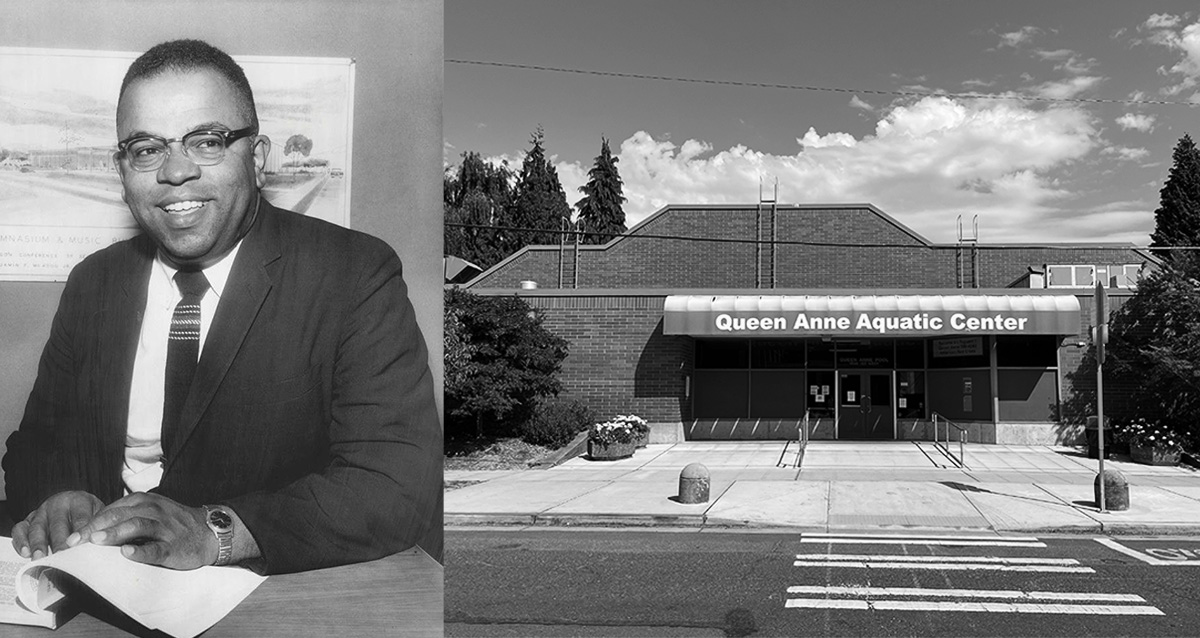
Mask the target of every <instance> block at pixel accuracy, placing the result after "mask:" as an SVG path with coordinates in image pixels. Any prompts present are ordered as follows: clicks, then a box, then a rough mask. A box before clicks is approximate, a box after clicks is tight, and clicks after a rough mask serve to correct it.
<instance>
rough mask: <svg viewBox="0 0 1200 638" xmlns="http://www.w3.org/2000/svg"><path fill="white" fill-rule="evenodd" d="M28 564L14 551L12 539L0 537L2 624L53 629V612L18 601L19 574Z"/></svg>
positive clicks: (0, 604)
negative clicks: (30, 606)
mask: <svg viewBox="0 0 1200 638" xmlns="http://www.w3.org/2000/svg"><path fill="white" fill-rule="evenodd" d="M28 563H29V559H28V558H25V557H24V556H21V555H20V554H18V553H17V550H15V549H13V546H12V539H9V538H4V537H0V623H10V624H12V623H15V624H21V625H36V626H38V627H50V628H53V627H54V626H55V624H56V622H55V617H54V613H53V612H48V611H45V610H42V609H41V608H38V607H35V608H32V609H30V608H26V607H25V606H24V605H23V604H21V602H20V601H19V600H17V587H16V583H17V573H18V572H19V571H20V570H21V568H22V567H24V566H25V565H27V564H28ZM59 598H61V596H60V597H59ZM49 604H51V603H50V601H47V605H49Z"/></svg>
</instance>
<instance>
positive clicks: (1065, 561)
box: [796, 554, 1079, 565]
mask: <svg viewBox="0 0 1200 638" xmlns="http://www.w3.org/2000/svg"><path fill="white" fill-rule="evenodd" d="M796 560H844V561H858V562H862V561H886V562H914V563H1004V564H1009V565H1078V564H1079V561H1077V560H1075V559H1074V558H1033V557H1028V556H910V555H906V554H898V555H897V554H893V555H882V554H796Z"/></svg>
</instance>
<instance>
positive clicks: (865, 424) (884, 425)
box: [837, 370, 895, 439]
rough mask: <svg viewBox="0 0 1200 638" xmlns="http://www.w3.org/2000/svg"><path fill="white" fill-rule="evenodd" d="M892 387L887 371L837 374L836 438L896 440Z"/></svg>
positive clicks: (842, 372)
mask: <svg viewBox="0 0 1200 638" xmlns="http://www.w3.org/2000/svg"><path fill="white" fill-rule="evenodd" d="M891 388H892V375H891V373H890V372H880V371H870V372H868V371H855V370H843V371H841V372H839V373H838V428H837V438H839V439H892V438H895V427H894V416H893V415H894V411H893V410H892V392H891Z"/></svg>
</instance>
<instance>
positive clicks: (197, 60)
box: [118, 40, 258, 127]
mask: <svg viewBox="0 0 1200 638" xmlns="http://www.w3.org/2000/svg"><path fill="white" fill-rule="evenodd" d="M198 69H212V70H213V71H216V72H217V73H219V74H220V75H221V77H223V78H225V80H226V81H227V82H229V84H230V85H232V86H233V88H234V91H235V92H236V93H237V94H238V98H239V99H238V101H239V102H240V103H239V104H238V105H237V108H238V111H240V112H241V113H242V115H244V116H245V117H246V118H247V119H249V120H250V124H249V125H250V126H254V127H258V112H257V111H256V110H255V108H254V91H252V90H250V82H249V81H248V80H247V79H246V72H245V71H243V70H242V67H240V66H238V63H237V62H234V61H233V58H231V57H229V54H228V53H225V52H224V51H222V50H220V49H218V48H217V47H214V46H213V45H211V44H209V43H207V42H203V41H201V40H172V41H170V42H163V43H162V44H156V45H155V46H153V47H151V49H150V50H149V51H146V52H145V53H143V54H141V55H140V56H138V59H136V60H134V61H133V64H131V65H129V70H128V71H126V72H125V79H124V80H122V81H121V92H120V94H118V100H119V99H120V98H121V97H123V96H124V95H125V89H127V88H129V85H130V84H132V83H133V82H134V80H140V79H142V78H152V77H154V76H156V75H158V74H160V73H164V72H166V71H174V72H176V73H180V72H185V71H195V70H198Z"/></svg>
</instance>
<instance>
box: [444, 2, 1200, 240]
mask: <svg viewBox="0 0 1200 638" xmlns="http://www.w3.org/2000/svg"><path fill="white" fill-rule="evenodd" d="M445 55H446V58H447V63H446V67H445V101H444V124H443V125H444V140H445V141H444V144H445V148H444V159H445V162H446V164H447V165H453V164H457V163H458V162H459V161H460V155H461V153H463V152H466V151H475V152H478V153H480V154H482V155H483V156H485V157H488V158H493V159H494V160H496V161H499V160H502V159H507V160H508V161H509V162H510V163H512V164H513V165H514V166H519V162H520V157H521V155H522V153H523V152H524V151H525V150H526V149H528V148H529V138H530V135H531V133H532V132H533V131H534V129H536V128H537V127H538V126H539V125H540V126H541V127H542V128H543V129H544V131H545V136H546V139H545V146H546V150H547V152H548V153H549V154H550V155H551V156H552V157H553V158H554V162H555V164H556V165H557V168H558V171H559V176H560V178H561V180H562V182H563V186H564V188H565V189H566V191H567V199H568V201H570V202H574V201H576V200H577V199H578V198H579V197H580V194H579V192H578V190H577V189H578V187H579V186H581V185H582V184H583V183H584V182H585V181H586V174H587V170H588V169H589V168H590V167H591V165H592V162H593V158H595V156H596V155H597V154H598V152H599V149H600V139H601V136H603V137H606V138H608V139H609V141H610V145H611V147H612V150H613V152H614V153H616V154H617V155H618V156H619V158H620V163H619V164H618V169H619V170H620V172H621V176H622V178H623V179H624V180H625V196H626V197H627V198H628V202H626V204H625V213H626V217H627V222H628V223H629V225H633V224H635V223H637V222H639V221H641V220H642V219H644V218H645V217H646V216H647V215H649V214H650V213H653V212H654V211H655V210H657V209H659V208H660V207H662V206H663V205H665V204H668V203H674V204H687V203H724V202H728V203H754V202H756V201H758V195H759V183H760V180H763V181H765V182H766V183H767V184H773V183H774V182H775V180H776V179H777V180H778V183H779V201H781V202H784V203H798V204H802V203H837V202H854V203H862V202H866V203H871V204H874V205H876V206H878V207H879V208H880V209H882V210H883V211H885V212H887V213H889V214H891V215H892V216H894V217H896V218H897V219H898V220H900V221H901V222H902V223H904V224H906V225H908V226H909V227H911V228H912V229H913V230H915V231H917V232H919V233H921V234H922V235H924V236H926V237H928V238H929V239H931V240H933V241H937V242H953V241H954V240H955V238H956V236H957V231H956V221H955V220H956V218H958V216H959V215H962V216H963V217H964V219H966V220H968V225H969V220H971V219H972V218H973V217H975V216H976V215H977V216H978V224H979V238H980V240H981V241H982V242H985V243H1004V242H1025V241H1039V242H1046V241H1087V242H1092V241H1097V242H1133V243H1135V244H1138V245H1145V244H1148V243H1149V234H1150V232H1151V231H1152V230H1153V211H1154V209H1155V208H1156V207H1157V205H1158V191H1159V189H1160V188H1161V187H1162V182H1163V180H1164V179H1165V178H1166V176H1167V170H1168V169H1169V167H1170V165H1171V150H1172V148H1173V147H1174V145H1175V143H1176V142H1177V140H1178V139H1179V138H1180V137H1181V136H1183V135H1184V134H1185V133H1190V134H1191V135H1192V137H1193V138H1196V137H1197V136H1200V10H1198V5H1197V4H1196V3H1195V2H1194V0H1193V1H1191V2H1178V1H1174V0H1172V1H1163V2H1159V1H1153V0H1147V1H1140V2H1116V1H1107V0H1106V1H1104V2H1096V1H1093V0H1060V1H1056V2H1043V1H1032V0H1005V1H1004V2H950V1H937V2H935V1H932V0H906V1H904V2H885V1H882V0H881V1H866V0H839V1H837V2H816V1H811V2H806V1H798V0H791V1H783V0H780V1H765V0H761V1H743V2H733V1H728V2H726V1H711V2H697V1H693V0H654V1H643V0H608V1H605V2H583V1H580V0H569V1H564V0H496V1H486V2H485V1H481V0H446V4H445ZM480 63H486V64H480ZM496 64H499V65H514V66H495V65H496ZM518 67H545V68H543V69H533V68H518ZM550 68H554V69H568V70H572V71H575V72H564V71H556V70H549V69H550ZM583 72H601V73H605V74H615V75H598V74H594V73H583ZM635 76H656V77H657V78H660V79H650V78H645V77H635ZM671 78H673V79H671ZM699 81H713V82H699ZM762 85H770V86H762ZM1014 98H1038V99H1014Z"/></svg>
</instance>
